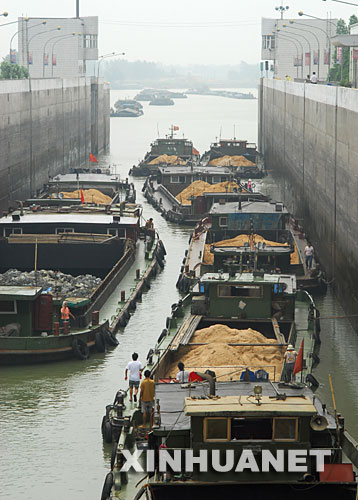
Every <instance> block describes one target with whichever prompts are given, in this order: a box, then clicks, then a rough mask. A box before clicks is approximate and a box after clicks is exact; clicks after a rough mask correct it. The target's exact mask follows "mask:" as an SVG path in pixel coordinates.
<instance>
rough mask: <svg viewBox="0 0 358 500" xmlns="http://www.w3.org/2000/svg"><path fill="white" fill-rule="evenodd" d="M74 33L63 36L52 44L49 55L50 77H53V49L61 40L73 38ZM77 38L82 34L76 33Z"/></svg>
mask: <svg viewBox="0 0 358 500" xmlns="http://www.w3.org/2000/svg"><path fill="white" fill-rule="evenodd" d="M75 34H76V33H74V32H73V33H71V35H65V36H63V37H61V38H60V39H59V40H57V42H54V43H53V44H52V53H51V77H53V55H54V49H55V47H56V45H57V44H58V43H59V42H62V40H66V39H67V38H71V37H72V36H74V35H75ZM78 36H82V33H78Z"/></svg>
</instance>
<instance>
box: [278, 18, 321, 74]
mask: <svg viewBox="0 0 358 500" xmlns="http://www.w3.org/2000/svg"><path fill="white" fill-rule="evenodd" d="M293 23H294V21H293V20H292V19H291V20H290V24H293ZM283 26H284V27H287V25H286V24H284V25H283ZM290 28H291V29H293V30H298V31H305V32H306V33H307V31H308V33H310V35H312V36H314V37H315V39H316V42H317V48H318V64H317V78H318V79H319V59H320V53H321V47H320V44H319V39H318V36H317V35H316V34H315V33H313V32H312V31H310V30H305V29H304V28H295V27H294V26H290ZM310 59H311V57H310ZM313 63H314V61H313ZM310 73H311V72H310Z"/></svg>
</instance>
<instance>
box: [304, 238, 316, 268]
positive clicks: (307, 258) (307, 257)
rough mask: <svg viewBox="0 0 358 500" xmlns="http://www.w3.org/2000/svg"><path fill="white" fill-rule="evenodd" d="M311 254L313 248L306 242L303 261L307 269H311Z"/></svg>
mask: <svg viewBox="0 0 358 500" xmlns="http://www.w3.org/2000/svg"><path fill="white" fill-rule="evenodd" d="M313 254H314V248H313V246H312V245H311V243H309V242H307V246H306V247H305V261H306V267H307V269H312V261H313Z"/></svg>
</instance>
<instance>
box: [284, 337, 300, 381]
mask: <svg viewBox="0 0 358 500" xmlns="http://www.w3.org/2000/svg"><path fill="white" fill-rule="evenodd" d="M296 358H297V352H296V351H295V350H294V348H293V346H292V345H291V344H289V345H288V346H287V351H286V352H285V361H286V365H285V366H286V374H285V375H286V382H291V381H292V376H293V370H294V368H295V363H296Z"/></svg>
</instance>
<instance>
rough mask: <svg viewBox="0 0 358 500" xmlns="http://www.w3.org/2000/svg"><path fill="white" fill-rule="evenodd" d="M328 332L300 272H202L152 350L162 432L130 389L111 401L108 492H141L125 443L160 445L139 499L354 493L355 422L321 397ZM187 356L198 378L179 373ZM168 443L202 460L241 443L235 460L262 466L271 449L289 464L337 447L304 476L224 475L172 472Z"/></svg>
mask: <svg viewBox="0 0 358 500" xmlns="http://www.w3.org/2000/svg"><path fill="white" fill-rule="evenodd" d="M319 332H320V325H319V317H318V314H317V309H316V307H315V305H314V302H313V299H312V297H311V296H310V295H309V294H308V293H307V292H305V291H299V290H297V286H296V278H295V276H293V275H280V274H279V275H277V274H276V275H275V274H264V273H242V274H239V273H235V274H234V275H230V274H228V273H208V274H206V275H204V276H202V277H201V278H200V280H199V281H198V283H197V285H196V286H195V287H194V289H193V291H192V293H191V294H188V295H187V296H186V297H184V299H183V300H182V301H179V302H178V304H174V305H173V306H172V315H171V316H170V317H168V318H167V321H166V328H165V329H164V330H163V331H162V333H161V335H160V336H159V338H158V341H157V343H156V345H155V346H154V347H153V349H151V350H150V351H149V352H148V356H147V369H149V370H150V371H151V377H152V378H153V379H154V381H155V405H154V413H153V422H154V423H153V427H152V429H150V428H149V426H148V424H147V426H146V427H144V428H143V427H142V426H141V425H140V424H141V422H142V415H141V413H140V410H139V409H138V408H137V407H136V405H135V404H134V403H130V402H129V401H128V395H127V391H123V390H120V391H118V392H117V394H116V396H115V400H114V403H113V404H112V405H108V406H107V408H106V415H105V416H104V417H103V422H102V431H103V433H104V437H105V439H106V440H107V441H111V440H112V441H113V453H112V458H111V471H110V472H109V473H108V474H107V476H106V479H105V483H104V486H103V491H102V498H129V497H128V490H127V489H126V484H127V481H128V479H129V478H128V475H127V472H126V471H123V470H122V466H123V464H124V463H125V460H126V459H125V456H124V454H123V450H125V449H128V450H131V451H132V452H133V451H134V450H145V451H147V450H152V452H153V453H154V465H153V466H152V469H151V471H149V472H148V473H147V474H146V473H145V470H144V472H143V473H142V474H141V475H140V479H142V481H139V482H137V484H136V487H137V490H136V495H135V499H136V500H137V499H140V498H141V497H142V496H143V497H148V496H149V497H150V498H159V499H160V498H168V496H170V497H171V498H179V497H180V498H182V497H183V495H184V496H189V497H194V496H195V497H199V498H204V497H205V498H208V499H211V498H213V499H214V498H217V497H218V496H219V495H222V494H230V495H235V496H237V495H239V496H240V495H241V494H246V493H250V494H254V495H265V497H267V498H270V499H276V498H277V496H278V495H289V496H290V498H297V499H298V498H305V499H306V498H307V499H311V498H317V496H316V495H317V492H318V494H319V495H324V494H327V495H329V496H330V495H331V494H333V495H334V496H335V497H336V498H338V497H339V498H345V499H351V500H354V499H355V498H356V494H357V483H356V480H355V475H354V471H353V466H355V467H356V466H357V465H358V460H357V457H356V450H355V449H354V446H355V444H356V443H355V442H354V440H353V439H352V438H351V436H350V435H349V434H348V433H347V431H346V430H345V429H344V419H343V418H342V417H341V416H338V415H337V414H336V413H335V414H332V413H330V412H329V411H327V405H326V404H325V403H323V402H321V401H320V400H319V398H318V397H317V396H316V395H315V394H314V389H315V388H316V387H317V386H318V382H317V380H316V379H315V377H314V375H313V374H312V370H313V367H314V364H315V362H318V356H317V355H318V349H319V345H320V337H319ZM290 344H291V345H293V346H294V348H295V349H296V351H299V355H298V356H297V359H299V363H297V375H296V376H294V377H293V379H292V378H291V375H290V373H291V372H290V370H289V367H288V364H287V358H286V356H285V352H286V349H288V348H290ZM178 361H182V362H184V365H185V370H186V373H187V380H188V381H187V382H186V381H184V383H180V382H179V383H178V381H177V377H176V372H177V371H178V368H177V363H178ZM295 369H296V364H295ZM294 371H295V370H294ZM177 376H178V375H177ZM146 436H147V438H146ZM163 449H164V450H166V451H167V452H168V453H169V454H170V457H171V458H172V459H173V460H174V458H175V455H176V456H177V455H178V454H179V453H183V452H185V451H188V452H189V453H190V452H193V455H194V456H198V455H199V453H211V452H212V450H214V449H215V450H218V449H219V450H220V454H222V455H223V454H225V453H226V452H227V451H229V453H232V456H233V457H234V458H235V460H234V463H235V465H236V464H237V462H238V461H239V459H240V456H241V454H242V453H244V454H247V453H249V454H250V455H251V456H252V457H253V459H255V458H256V459H257V460H258V465H259V466H260V465H261V458H260V454H261V452H262V450H270V452H271V453H273V454H275V453H276V452H278V450H281V451H280V453H281V452H282V454H283V456H284V457H285V458H284V461H285V463H286V464H287V461H286V460H287V456H288V453H289V451H288V450H292V449H293V450H296V451H298V453H300V452H301V453H302V454H303V455H309V454H310V453H311V451H310V450H313V453H312V455H314V450H318V449H320V450H321V449H324V450H328V451H327V453H326V456H325V458H324V465H323V467H322V469H321V470H317V467H315V465H316V464H315V463H314V460H308V464H307V469H306V470H304V471H303V472H302V469H301V470H295V471H290V470H287V469H284V470H283V471H281V470H280V471H278V472H277V471H275V470H273V469H272V468H269V469H267V472H264V471H262V470H261V471H260V470H259V469H257V470H255V469H254V470H251V471H247V470H245V469H243V470H240V474H238V473H237V470H236V471H235V470H230V468H225V467H224V466H223V468H222V469H221V472H220V473H218V471H217V469H216V470H214V469H213V468H212V467H211V468H210V467H209V468H208V469H205V468H204V469H203V470H200V469H199V468H198V467H195V466H194V468H191V469H190V468H189V469H184V466H182V465H179V467H178V465H177V463H176V465H174V470H173V469H172V468H170V467H169V470H166V471H164V472H163V470H161V469H160V466H159V455H160V453H161V450H163ZM203 450H205V451H203ZM181 463H182V462H181ZM172 464H173V462H172ZM142 465H143V467H145V461H143V462H142ZM247 468H249V467H247ZM143 474H144V477H143ZM144 479H145V480H144ZM131 480H133V477H131ZM143 480H144V481H143ZM312 491H314V496H312ZM328 492H329V493H328ZM130 498H134V495H133V496H131V497H130Z"/></svg>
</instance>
